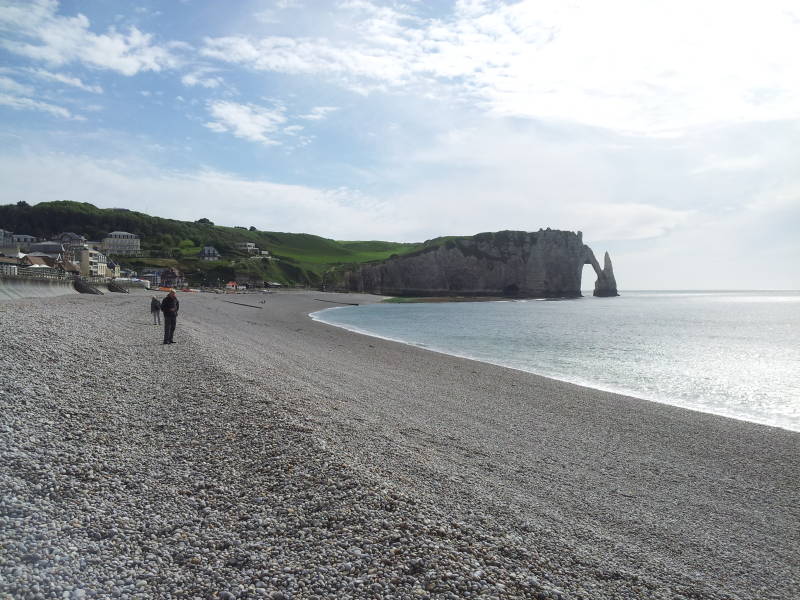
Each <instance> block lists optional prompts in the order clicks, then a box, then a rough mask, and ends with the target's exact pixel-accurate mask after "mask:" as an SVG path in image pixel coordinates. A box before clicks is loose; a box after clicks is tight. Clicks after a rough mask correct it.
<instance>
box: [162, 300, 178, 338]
mask: <svg viewBox="0 0 800 600" xmlns="http://www.w3.org/2000/svg"><path fill="white" fill-rule="evenodd" d="M179 307H180V302H178V298H177V297H176V296H175V290H171V291H170V293H169V294H167V297H166V298H164V299H163V300H162V301H161V312H163V313H164V343H165V344H174V343H175V342H174V341H172V336H173V335H174V334H175V324H176V322H177V320H178V308H179Z"/></svg>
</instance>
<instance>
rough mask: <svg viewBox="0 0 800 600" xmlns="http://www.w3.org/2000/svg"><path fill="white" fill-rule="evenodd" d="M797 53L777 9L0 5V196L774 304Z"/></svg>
mask: <svg viewBox="0 0 800 600" xmlns="http://www.w3.org/2000/svg"><path fill="white" fill-rule="evenodd" d="M798 56H800V3H798V2H797V1H796V0H761V1H759V2H757V3H756V2H749V1H748V2H745V1H741V0H733V1H731V0H703V2H696V1H684V0H670V1H669V2H666V1H655V0H604V1H603V2H596V1H590V0H587V1H580V0H579V1H572V0H520V1H512V0H505V1H503V0H455V1H445V0H428V1H423V0H397V1H391V0H387V1H379V0H327V1H324V0H316V1H313V0H239V1H237V2H221V1H215V0H173V1H169V2H165V1H163V0H153V1H148V0H140V1H131V2H116V1H113V0H83V1H67V0H63V1H60V2H59V1H58V0H24V1H19V2H17V1H15V0H11V1H9V0H0V181H2V186H0V204H9V203H16V202H18V201H20V200H24V201H26V202H28V203H29V204H36V203H39V202H45V201H52V200H74V201H80V202H90V203H92V204H94V205H96V206H99V207H102V208H110V207H122V208H129V209H132V210H139V211H142V212H145V213H148V214H151V215H154V216H160V217H167V218H175V219H181V220H190V221H194V220H197V219H200V218H209V219H211V220H212V221H214V222H215V223H216V224H218V225H228V226H232V225H238V226H245V227H250V226H255V227H257V228H258V229H262V230H267V231H290V232H303V233H312V234H316V235H321V236H325V237H329V238H333V239H338V240H369V239H379V240H391V241H414V242H419V241H424V240H426V239H430V238H434V237H438V236H442V235H472V234H476V233H480V232H484V231H499V230H504V229H513V230H526V231H536V230H538V229H540V228H547V227H550V228H553V229H565V230H571V231H582V232H583V239H584V241H585V242H586V243H587V244H589V245H590V246H591V247H592V249H593V250H594V252H595V254H596V255H597V256H598V257H599V258H600V260H601V261H602V254H603V253H604V252H605V251H608V252H609V253H610V255H611V258H612V260H613V263H614V271H615V274H616V277H617V281H618V284H619V287H620V290H622V291H624V290H626V289H628V290H633V289H795V290H796V289H800V235H798V234H800V61H798V60H797V57H798ZM0 227H2V224H0ZM587 269H588V267H587ZM589 275H590V274H589V273H588V271H586V272H585V277H586V278H588V277H589ZM592 280H593V277H592ZM588 283H589V285H590V283H591V282H588ZM586 284H587V281H584V287H586Z"/></svg>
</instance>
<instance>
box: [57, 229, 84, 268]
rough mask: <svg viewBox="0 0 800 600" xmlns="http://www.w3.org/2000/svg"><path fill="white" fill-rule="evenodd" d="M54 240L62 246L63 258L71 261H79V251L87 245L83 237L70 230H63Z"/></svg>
mask: <svg viewBox="0 0 800 600" xmlns="http://www.w3.org/2000/svg"><path fill="white" fill-rule="evenodd" d="M56 240H57V241H59V242H61V245H62V246H64V258H65V259H66V260H69V261H72V262H80V260H81V252H82V251H83V250H85V249H86V248H88V247H89V245H88V241H87V240H86V238H85V237H83V236H82V235H78V234H77V233H73V232H71V231H65V232H64V233H62V234H60V235H59V236H58V237H57V238H56ZM56 240H54V241H56Z"/></svg>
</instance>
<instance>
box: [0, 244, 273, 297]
mask: <svg viewBox="0 0 800 600" xmlns="http://www.w3.org/2000/svg"><path fill="white" fill-rule="evenodd" d="M236 250H237V251H239V252H241V253H246V255H247V256H253V255H255V256H257V257H258V258H269V259H272V257H271V256H270V253H269V252H268V251H266V250H260V249H259V248H258V247H256V245H255V244H254V243H252V242H242V243H240V244H237V247H236ZM146 256H147V252H146V251H144V250H143V249H142V247H141V236H140V235H138V234H135V233H129V232H127V231H111V232H109V233H108V234H107V235H105V236H104V237H102V238H101V239H100V240H89V239H87V238H86V237H85V236H83V235H79V234H77V233H74V232H71V231H65V232H61V233H59V234H57V235H54V236H50V237H47V238H39V237H35V236H32V235H28V234H26V233H16V232H12V231H8V230H5V229H0V278H4V279H26V280H31V279H36V280H62V281H65V282H68V281H80V282H83V283H86V284H98V283H105V284H108V283H112V285H115V289H114V290H113V291H122V289H124V288H130V287H140V288H146V289H156V288H173V289H189V287H188V286H189V281H188V279H187V277H186V276H185V274H184V273H183V272H182V271H181V270H179V269H178V268H176V267H148V268H144V269H141V270H136V269H132V268H126V266H125V262H126V259H132V258H137V259H142V258H146ZM198 258H199V259H200V260H203V261H219V260H221V259H222V255H221V254H220V252H219V251H218V250H217V249H216V248H215V247H214V246H204V247H203V248H202V250H201V251H200V253H199V255H198ZM213 283H214V282H210V283H209V285H208V287H215V288H219V289H223V290H225V291H239V290H243V289H248V288H250V287H279V286H280V285H281V284H280V283H279V282H267V281H261V282H255V281H249V280H248V281H245V282H239V283H237V282H236V281H228V280H226V281H221V280H218V281H216V282H215V283H216V285H214V284H213ZM259 283H260V285H258V284H259ZM120 288H122V289H120ZM84 289H85V288H84Z"/></svg>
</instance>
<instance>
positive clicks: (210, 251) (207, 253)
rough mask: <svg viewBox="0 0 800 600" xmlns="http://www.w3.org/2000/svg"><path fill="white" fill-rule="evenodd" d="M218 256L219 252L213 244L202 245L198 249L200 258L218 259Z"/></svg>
mask: <svg viewBox="0 0 800 600" xmlns="http://www.w3.org/2000/svg"><path fill="white" fill-rule="evenodd" d="M220 258H221V256H220V253H219V252H218V251H217V249H216V248H214V246H203V249H202V250H201V251H200V259H201V260H219V259H220Z"/></svg>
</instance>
